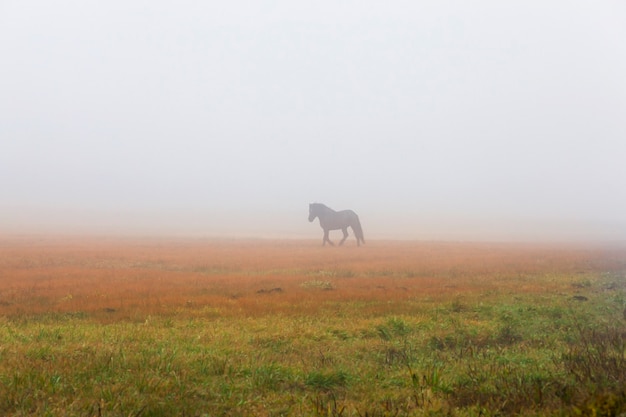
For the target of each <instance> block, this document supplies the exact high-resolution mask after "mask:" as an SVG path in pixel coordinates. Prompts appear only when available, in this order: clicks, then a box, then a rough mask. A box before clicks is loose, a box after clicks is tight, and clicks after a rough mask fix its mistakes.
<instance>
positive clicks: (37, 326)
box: [0, 275, 626, 416]
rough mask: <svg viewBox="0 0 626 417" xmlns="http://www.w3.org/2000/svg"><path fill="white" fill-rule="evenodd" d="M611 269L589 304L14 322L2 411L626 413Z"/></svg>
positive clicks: (338, 307)
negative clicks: (255, 315) (99, 320)
mask: <svg viewBox="0 0 626 417" xmlns="http://www.w3.org/2000/svg"><path fill="white" fill-rule="evenodd" d="M609 278H610V277H609ZM609 278H607V277H604V276H601V275H598V276H596V277H586V278H585V281H584V285H581V286H578V287H576V291H577V294H578V295H581V296H584V297H585V300H583V299H582V298H579V299H574V298H572V297H571V295H565V294H557V293H555V294H548V293H546V294H544V295H542V296H537V295H528V294H525V295H516V294H498V295H496V296H490V297H487V298H485V299H484V301H481V298H475V299H473V300H471V299H470V300H462V299H458V298H455V299H450V300H448V301H445V302H430V303H429V302H424V303H422V302H421V300H415V299H407V300H404V301H397V302H398V303H407V304H411V306H412V307H411V308H407V309H405V311H407V312H410V313H405V314H386V313H380V312H378V313H377V312H376V311H380V310H376V309H374V310H371V311H370V310H367V311H370V312H369V313H364V311H366V310H364V309H363V303H362V302H359V301H355V300H345V301H336V302H333V303H330V304H329V305H328V306H327V307H326V308H325V309H324V310H322V312H321V313H319V314H317V315H307V314H302V315H298V314H290V315H281V314H267V315H261V316H258V317H246V316H229V317H220V316H219V315H209V316H207V317H186V316H182V315H181V316H177V315H168V316H145V317H136V318H135V319H133V320H126V321H117V322H113V323H109V324H101V323H99V322H97V321H95V320H92V319H91V318H90V317H89V316H88V315H85V314H71V313H62V314H61V313H59V314H47V315H37V316H26V315H25V316H21V317H17V318H10V319H9V318H4V319H0V341H1V342H0V414H2V415H6V416H29V415H37V416H46V415H49V416H58V415H65V416H172V415H180V416H204V415H207V416H209V415H210V416H213V415H232V416H238V415H298V416H299V415H313V416H316V415H317V416H329V415H335V416H338V415H343V416H395V415H398V416H414V415H415V416H421V415H457V416H478V415H504V414H523V415H553V414H557V415H559V414H575V413H578V414H581V415H617V414H619V412H624V411H626V394H625V391H624V390H625V382H626V358H625V354H626V325H625V324H626V320H625V318H624V313H623V311H624V307H625V302H624V299H625V297H624V294H623V292H622V290H621V289H620V288H609V287H608V285H610V283H609ZM613 281H614V280H613ZM311 282H318V281H311ZM319 282H323V281H321V280H320V281H319ZM312 287H318V285H312ZM319 287H320V288H323V287H324V286H319ZM607 288H608V289H607ZM594 413H595V414H594ZM603 413H604V414H603Z"/></svg>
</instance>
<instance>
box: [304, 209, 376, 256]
mask: <svg viewBox="0 0 626 417" xmlns="http://www.w3.org/2000/svg"><path fill="white" fill-rule="evenodd" d="M316 217H317V218H318V219H320V226H321V227H322V229H324V240H323V241H322V244H323V245H325V244H326V242H328V243H330V244H331V245H334V243H333V242H331V241H330V239H329V238H328V232H330V231H331V230H339V229H341V230H342V231H343V239H341V242H339V245H343V242H345V241H346V239H347V238H348V227H351V228H352V231H354V235H355V236H356V244H357V245H358V246H361V243H365V239H364V238H363V229H362V228H361V222H360V221H359V216H357V215H356V213H355V212H353V211H352V210H342V211H335V210H333V209H331V208H330V207H326V206H325V205H323V204H319V203H312V204H309V221H310V222H312V221H313V220H315V218H316Z"/></svg>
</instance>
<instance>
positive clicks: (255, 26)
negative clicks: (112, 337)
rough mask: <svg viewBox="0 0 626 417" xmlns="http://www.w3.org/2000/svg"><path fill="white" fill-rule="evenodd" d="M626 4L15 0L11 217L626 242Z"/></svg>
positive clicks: (7, 101)
mask: <svg viewBox="0 0 626 417" xmlns="http://www.w3.org/2000/svg"><path fill="white" fill-rule="evenodd" d="M624 22H626V3H624V2H622V1H599V2H581V1H564V0H563V1H548V2H515V3H509V2H506V3H505V2H497V1H478V2H462V1H437V2H408V1H392V2H385V3H384V4H383V3H381V2H374V1H341V2H336V1H325V0H323V1H317V2H309V3H302V2H288V1H283V0H278V1H272V2H270V1H239V0H236V1H232V2H200V1H179V2H168V1H163V0H156V1H151V2H146V1H119V0H112V1H107V2H101V1H95V0H87V1H80V2H74V1H56V2H46V1H40V0H39V1H15V0H8V1H3V2H1V3H0V57H1V59H2V64H1V65H0V190H1V197H0V233H51V232H54V233H58V232H62V233H94V232H95V233H123V234H178V235H181V234H182V235H199V236H215V235H221V236H297V237H310V238H315V239H317V238H319V239H320V241H321V233H322V232H321V229H320V228H319V226H318V225H317V222H316V223H315V224H314V225H312V224H309V223H308V222H307V215H308V211H307V210H308V203H309V202H312V201H317V202H323V203H325V204H327V205H329V206H330V207H332V208H335V209H338V210H339V209H346V208H350V209H354V210H355V211H356V212H357V213H358V214H359V216H360V217H361V222H362V223H363V228H364V232H365V238H366V240H367V239H368V238H369V239H375V238H378V237H380V238H394V237H395V238H416V239H506V240H508V239H512V240H519V239H523V240H526V239H555V240H561V239H576V240H581V239H593V240H611V241H614V240H621V241H623V240H625V239H626V164H625V162H626V77H625V76H624V74H626V43H625V42H624V40H625V39H626V25H624Z"/></svg>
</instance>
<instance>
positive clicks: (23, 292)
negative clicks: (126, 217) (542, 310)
mask: <svg viewBox="0 0 626 417" xmlns="http://www.w3.org/2000/svg"><path fill="white" fill-rule="evenodd" d="M625 255H626V250H624V249H623V248H622V249H615V248H613V249H610V250H609V249H606V248H601V247H583V246H571V245H570V246H556V245H528V244H487V243H442V242H391V241H370V242H368V244H367V245H365V246H362V247H359V248H357V247H355V246H349V245H347V246H345V247H321V246H320V245H319V242H318V241H307V240H281V241H278V240H203V239H196V240H192V239H121V238H119V239H113V238H61V237H9V238H2V239H0V314H2V315H4V316H24V315H25V316H28V315H41V314H48V313H80V314H84V315H88V316H90V317H94V318H97V319H100V320H103V321H112V320H120V319H131V320H135V319H145V317H146V315H150V314H162V315H167V314H172V315H177V316H189V317H193V316H211V315H215V316H233V315H241V316H248V315H250V316H251V315H265V314H276V313H279V314H310V313H315V312H316V311H319V310H320V309H336V308H338V307H337V305H338V302H349V303H352V304H351V305H352V306H357V307H358V308H361V309H362V311H363V314H374V315H375V314H377V312H383V311H384V312H385V313H387V314H388V313H390V312H391V313H393V312H394V308H398V309H401V308H402V309H407V308H409V309H413V310H412V311H418V310H419V308H424V306H427V305H428V304H429V303H433V302H439V301H442V300H447V301H450V300H451V299H455V298H458V299H461V300H466V299H467V300H475V299H478V298H484V297H489V296H490V295H502V294H516V295H520V294H537V295H540V294H542V293H545V292H550V293H555V292H556V293H559V292H561V293H564V294H568V293H572V292H574V291H575V290H576V286H575V285H572V284H575V283H576V282H584V280H585V279H586V277H587V276H588V275H589V274H591V273H597V272H599V271H612V270H623V269H624V259H626V256H625ZM563 276H565V277H566V279H563ZM556 277H559V278H558V279H557V278H556ZM400 300H403V301H404V302H403V303H398V304H394V301H400ZM398 312H403V311H398ZM404 312H406V311H404ZM338 314H340V312H338Z"/></svg>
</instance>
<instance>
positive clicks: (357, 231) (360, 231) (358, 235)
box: [352, 215, 365, 244]
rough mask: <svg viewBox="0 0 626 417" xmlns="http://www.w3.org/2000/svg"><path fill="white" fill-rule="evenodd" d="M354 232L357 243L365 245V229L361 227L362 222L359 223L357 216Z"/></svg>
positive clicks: (353, 226) (353, 227)
mask: <svg viewBox="0 0 626 417" xmlns="http://www.w3.org/2000/svg"><path fill="white" fill-rule="evenodd" d="M352 230H354V235H355V236H356V241H357V243H359V241H361V243H363V244H365V238H364V237H363V228H362V227H361V222H360V221H359V216H356V215H355V221H354V224H353V225H352Z"/></svg>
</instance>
